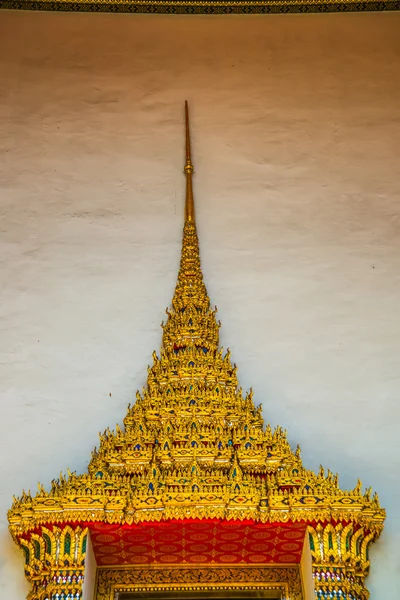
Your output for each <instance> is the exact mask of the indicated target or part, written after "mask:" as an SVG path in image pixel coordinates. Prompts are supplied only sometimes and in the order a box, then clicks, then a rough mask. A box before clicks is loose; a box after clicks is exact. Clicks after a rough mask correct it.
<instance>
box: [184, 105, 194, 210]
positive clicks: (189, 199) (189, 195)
mask: <svg viewBox="0 0 400 600" xmlns="http://www.w3.org/2000/svg"><path fill="white" fill-rule="evenodd" d="M185 125H186V163H185V173H186V202H185V221H194V220H195V218H194V199H193V185H192V173H193V171H194V168H193V163H192V157H191V152H190V129H189V107H188V103H187V100H186V101H185Z"/></svg>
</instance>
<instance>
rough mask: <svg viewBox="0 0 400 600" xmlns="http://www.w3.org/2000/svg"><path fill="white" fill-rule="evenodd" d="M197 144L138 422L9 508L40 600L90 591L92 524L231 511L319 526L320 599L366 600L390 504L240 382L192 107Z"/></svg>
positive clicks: (315, 545) (104, 438) (33, 598)
mask: <svg viewBox="0 0 400 600" xmlns="http://www.w3.org/2000/svg"><path fill="white" fill-rule="evenodd" d="M186 140H187V144H186V147H187V151H186V164H185V174H186V180H187V186H186V206H185V224H184V229H183V242H182V255H181V263H180V269H179V274H178V281H177V285H176V289H175V294H174V297H173V299H172V307H171V309H170V310H167V320H166V323H165V324H163V337H162V347H161V352H160V355H159V356H158V355H157V354H156V353H154V354H153V365H152V366H151V367H149V369H148V378H147V386H146V388H145V389H144V390H143V392H142V393H141V394H139V393H138V394H137V401H136V403H135V404H134V405H133V406H130V407H128V412H127V415H126V417H125V419H124V429H123V430H122V429H121V428H120V427H119V426H118V425H117V427H116V431H115V432H111V431H110V430H107V431H105V432H104V434H103V435H101V436H100V446H99V448H98V449H95V450H94V452H93V455H92V459H91V461H90V464H89V467H88V472H87V473H85V474H82V475H77V474H75V473H68V475H67V476H66V477H64V476H63V475H60V478H59V479H56V480H53V482H52V486H51V490H50V491H49V492H46V491H45V489H44V488H43V487H42V486H39V492H38V493H37V495H36V496H34V497H32V496H31V494H30V493H25V492H24V493H23V495H22V497H21V498H18V499H15V501H14V503H13V506H12V508H11V510H10V511H9V514H8V518H9V523H10V531H11V533H12V535H13V537H14V539H15V540H16V541H17V543H18V544H19V545H20V546H21V547H22V548H23V550H24V553H25V562H26V575H27V576H28V578H29V579H30V580H31V581H32V584H33V587H32V591H31V593H30V595H29V598H30V600H42V599H44V598H56V597H57V596H56V594H59V596H58V598H60V599H61V598H69V597H71V598H76V599H78V598H80V594H81V582H82V575H83V569H84V567H83V564H84V556H85V552H86V541H85V543H83V540H84V539H85V540H86V533H87V530H86V528H87V527H89V529H90V523H108V524H122V525H132V524H135V523H139V522H143V523H144V522H154V521H166V520H171V519H221V520H226V521H229V520H238V521H243V520H250V521H253V522H258V523H266V524H267V523H275V524H276V523H288V522H293V523H294V522H305V523H307V524H309V539H310V548H311V554H312V559H313V569H314V575H315V586H316V594H317V597H318V598H328V597H329V598H339V597H340V598H347V599H348V600H351V599H353V600H356V599H359V600H364V599H365V598H367V597H368V592H367V590H366V588H365V587H364V577H365V575H366V574H367V572H368V568H369V557H368V550H369V545H370V543H371V542H372V541H373V540H374V539H376V537H377V536H378V535H379V533H380V532H381V530H382V527H383V521H384V518H385V512H384V510H383V509H381V508H380V505H379V501H378V497H377V495H376V494H375V495H374V496H373V497H371V493H370V490H368V491H366V492H365V493H362V491H361V484H360V483H358V484H357V486H356V487H355V488H354V490H352V491H342V490H341V489H340V488H339V485H338V478H337V476H336V475H335V476H334V475H332V473H330V472H329V471H328V472H327V474H325V472H324V470H323V469H322V468H321V470H320V472H319V473H318V474H315V473H313V472H312V471H309V470H307V469H305V468H304V467H303V465H302V461H301V457H300V449H299V448H297V450H296V451H295V452H293V451H292V450H291V448H290V446H289V443H288V441H287V438H286V433H285V432H284V431H283V430H282V429H281V428H277V429H275V430H274V431H272V430H271V428H270V426H269V425H268V426H267V427H264V423H263V419H262V416H261V407H258V408H256V407H255V406H254V403H253V398H252V392H250V393H246V394H244V393H243V392H242V390H241V388H240V387H239V386H238V380H237V375H236V365H234V364H232V362H231V357H230V353H229V351H227V352H224V351H223V350H222V349H221V348H220V347H219V327H220V323H219V322H218V321H217V319H216V309H212V308H211V306H210V300H209V297H208V294H207V290H206V287H205V284H204V281H203V275H202V271H201V266H200V256H199V244H198V237H197V231H196V223H195V215H194V201H193V189H192V175H193V165H192V160H191V152H190V138H189V124H188V114H187V105H186ZM72 524H74V525H72ZM66 532H67V533H68V536H69V537H67V533H66ZM65 540H67V542H66V541H65ZM71 577H73V579H71ZM68 578H69V579H68ZM64 580H65V581H64ZM68 586H69V587H68ZM67 589H68V590H70V592H69V593H71V594H75V595H73V596H68V595H67V593H66V591H65V590H67ZM339 592H341V593H342V594H347V595H340V594H339ZM63 594H64V595H63ZM329 594H337V595H331V596H329Z"/></svg>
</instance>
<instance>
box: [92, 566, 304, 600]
mask: <svg viewBox="0 0 400 600" xmlns="http://www.w3.org/2000/svg"><path fill="white" fill-rule="evenodd" d="M182 589H185V590H190V591H194V590H195V591H201V590H204V591H207V590H217V589H230V590H233V589H249V590H250V589H254V590H272V589H273V590H280V591H281V592H282V593H283V598H284V600H285V599H287V600H288V599H289V598H290V600H302V598H303V596H302V590H301V578H300V573H299V568H298V566H285V567H283V566H282V567H280V566H269V567H247V566H243V565H241V566H239V565H233V566H223V567H218V566H215V565H204V566H201V567H182V566H168V565H165V566H164V565H163V566H162V567H152V568H145V569H144V568H142V567H131V568H129V569H123V568H112V569H99V570H98V580H97V596H96V600H114V598H115V593H116V592H122V591H125V592H139V591H142V592H143V591H144V592H146V591H156V590H157V591H162V590H164V591H178V590H182Z"/></svg>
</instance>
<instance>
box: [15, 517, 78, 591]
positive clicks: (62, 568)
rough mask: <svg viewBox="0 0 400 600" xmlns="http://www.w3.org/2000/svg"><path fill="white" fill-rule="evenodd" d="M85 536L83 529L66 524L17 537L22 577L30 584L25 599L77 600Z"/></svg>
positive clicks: (43, 528)
mask: <svg viewBox="0 0 400 600" xmlns="http://www.w3.org/2000/svg"><path fill="white" fill-rule="evenodd" d="M87 535H88V529H87V528H86V527H85V528H82V527H79V526H78V527H71V526H69V525H66V526H64V527H63V528H62V529H61V528H59V527H52V528H46V527H41V528H39V529H38V530H36V531H35V533H30V534H29V535H28V536H24V537H21V538H19V544H20V547H21V550H22V551H23V554H24V557H25V575H26V577H27V579H28V580H29V581H30V582H31V584H32V589H31V591H30V593H29V594H28V600H48V599H49V598H59V599H60V600H62V599H63V598H64V596H65V598H67V597H68V598H71V599H72V598H73V599H74V600H75V599H77V600H79V598H80V597H81V594H82V585H83V578H84V570H85V568H84V567H85V556H86V543H87ZM57 594H58V596H57ZM67 594H70V596H67ZM63 595H64V596H63Z"/></svg>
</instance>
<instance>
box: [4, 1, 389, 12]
mask: <svg viewBox="0 0 400 600" xmlns="http://www.w3.org/2000/svg"><path fill="white" fill-rule="evenodd" d="M0 8H7V9H14V10H15V9H25V10H56V11H60V10H62V11H79V12H81V11H96V12H97V11H103V12H104V11H112V12H132V13H169V14H174V13H176V14H181V13H187V14H198V13H206V14H221V13H225V14H237V13H245V14H253V13H256V14H260V13H261V14H268V13H273V14H275V13H298V12H300V13H314V12H323V13H326V12H337V11H338V12H345V11H352V12H353V11H362V12H365V11H375V10H379V11H382V10H399V9H400V2H399V0H385V1H384V2H382V1H380V0H3V2H2V3H1V4H0Z"/></svg>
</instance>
